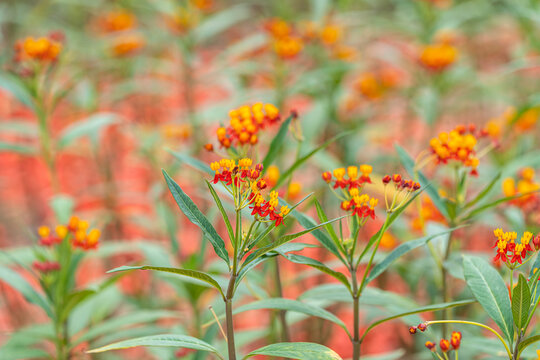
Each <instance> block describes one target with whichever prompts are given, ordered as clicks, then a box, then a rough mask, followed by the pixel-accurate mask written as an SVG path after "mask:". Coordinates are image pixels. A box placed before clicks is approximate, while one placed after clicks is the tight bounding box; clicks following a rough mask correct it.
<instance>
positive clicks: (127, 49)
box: [112, 34, 145, 56]
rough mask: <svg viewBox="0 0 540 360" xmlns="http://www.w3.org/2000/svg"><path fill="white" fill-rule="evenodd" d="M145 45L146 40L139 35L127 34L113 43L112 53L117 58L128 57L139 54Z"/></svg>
mask: <svg viewBox="0 0 540 360" xmlns="http://www.w3.org/2000/svg"><path fill="white" fill-rule="evenodd" d="M144 44H145V41H144V38H143V37H142V36H141V35H138V34H126V35H123V36H120V37H118V38H116V39H115V40H114V42H113V46H112V52H113V53H114V55H116V56H128V55H132V54H133V53H135V52H137V50H139V49H141V48H142V47H143V46H144Z"/></svg>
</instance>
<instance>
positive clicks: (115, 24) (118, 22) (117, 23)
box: [99, 10, 137, 33]
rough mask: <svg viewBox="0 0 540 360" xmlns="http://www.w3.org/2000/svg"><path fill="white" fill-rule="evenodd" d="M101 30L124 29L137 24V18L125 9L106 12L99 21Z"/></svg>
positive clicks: (114, 30)
mask: <svg viewBox="0 0 540 360" xmlns="http://www.w3.org/2000/svg"><path fill="white" fill-rule="evenodd" d="M99 23H100V26H101V28H102V29H103V31H105V32H108V33H111V32H116V31H125V30H130V29H133V28H135V27H136V26H137V18H136V17H135V15H133V14H132V13H130V12H128V11H126V10H118V11H111V12H109V13H106V14H105V15H104V16H103V17H102V18H101V19H100V21H99Z"/></svg>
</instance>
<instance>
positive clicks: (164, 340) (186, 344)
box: [87, 334, 222, 358]
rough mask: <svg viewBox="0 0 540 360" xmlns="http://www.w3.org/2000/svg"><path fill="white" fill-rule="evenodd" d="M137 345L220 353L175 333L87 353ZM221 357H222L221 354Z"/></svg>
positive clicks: (209, 346) (205, 344) (149, 337)
mask: <svg viewBox="0 0 540 360" xmlns="http://www.w3.org/2000/svg"><path fill="white" fill-rule="evenodd" d="M137 346H165V347H176V348H187V349H195V350H201V351H208V352H211V353H214V354H216V355H218V351H217V349H216V348H215V347H213V346H212V345H210V344H208V343H207V342H204V341H202V340H199V339H197V338H194V337H192V336H187V335H175V334H163V335H152V336H144V337H140V338H136V339H129V340H124V341H119V342H117V343H114V344H110V345H106V346H102V347H100V348H97V349H93V350H89V351H87V353H92V354H94V353H100V352H104V351H109V350H120V349H128V348H132V347H137ZM219 357H220V358H222V357H221V356H219Z"/></svg>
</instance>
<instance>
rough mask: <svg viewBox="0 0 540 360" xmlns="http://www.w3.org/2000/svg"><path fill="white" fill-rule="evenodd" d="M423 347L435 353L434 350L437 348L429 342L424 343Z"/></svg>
mask: <svg viewBox="0 0 540 360" xmlns="http://www.w3.org/2000/svg"><path fill="white" fill-rule="evenodd" d="M424 345H425V346H426V347H427V348H428V349H429V350H431V351H435V348H436V347H437V345H435V343H433V342H431V341H426V343H425V344H424Z"/></svg>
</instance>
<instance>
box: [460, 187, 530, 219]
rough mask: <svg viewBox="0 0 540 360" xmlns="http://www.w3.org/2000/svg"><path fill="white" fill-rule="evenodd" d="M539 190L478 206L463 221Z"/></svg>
mask: <svg viewBox="0 0 540 360" xmlns="http://www.w3.org/2000/svg"><path fill="white" fill-rule="evenodd" d="M538 191H540V190H536V191H531V192H527V193H524V194H517V195H512V196H505V197H503V198H500V199H497V200H495V201H492V202H490V203H487V204H484V205H480V206H478V207H477V208H475V209H473V210H471V211H470V212H469V213H467V214H466V215H465V217H464V218H463V220H464V221H467V220H471V219H472V218H474V217H475V216H477V215H479V214H481V213H483V212H484V211H486V210H489V209H491V208H493V207H495V206H497V205H499V204H502V203H505V202H508V201H511V200H514V199H519V198H520V197H522V196H525V195H528V194H532V193H535V192H538Z"/></svg>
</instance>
